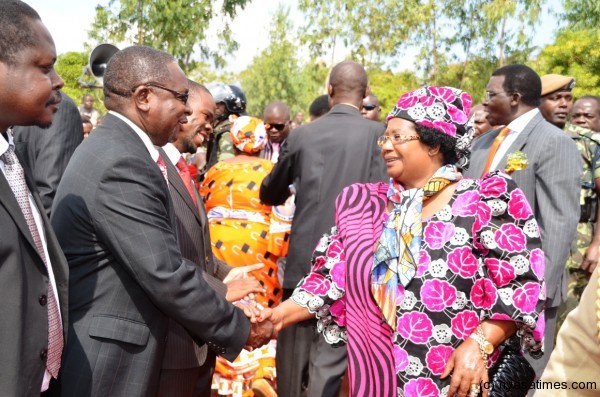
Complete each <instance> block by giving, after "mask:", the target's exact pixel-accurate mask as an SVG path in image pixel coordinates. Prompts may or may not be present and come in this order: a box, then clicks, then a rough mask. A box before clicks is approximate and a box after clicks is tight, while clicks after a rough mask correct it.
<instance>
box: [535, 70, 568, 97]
mask: <svg viewBox="0 0 600 397" xmlns="http://www.w3.org/2000/svg"><path fill="white" fill-rule="evenodd" d="M541 78H542V96H544V95H548V94H551V93H553V92H556V91H571V90H572V89H573V87H575V79H574V78H573V77H571V76H561V75H560V74H547V75H545V76H542V77H541Z"/></svg>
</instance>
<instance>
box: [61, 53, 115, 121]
mask: <svg viewBox="0 0 600 397" xmlns="http://www.w3.org/2000/svg"><path fill="white" fill-rule="evenodd" d="M88 58H89V54H88V53H85V52H67V53H64V54H60V55H59V56H58V58H57V60H56V65H55V68H56V72H57V73H58V74H59V75H60V77H62V79H63V81H64V82H65V85H64V87H63V89H62V90H63V92H64V93H65V94H67V95H68V96H70V97H71V99H73V101H74V102H75V103H76V104H80V103H81V99H82V98H83V95H84V94H91V95H93V96H94V98H96V101H95V105H94V107H95V108H96V110H98V111H99V112H100V113H102V114H104V113H106V109H105V108H104V104H103V103H102V101H103V99H104V95H103V94H102V90H99V89H90V88H82V87H80V86H79V78H80V76H81V73H82V70H83V68H84V67H85V65H87V63H88Z"/></svg>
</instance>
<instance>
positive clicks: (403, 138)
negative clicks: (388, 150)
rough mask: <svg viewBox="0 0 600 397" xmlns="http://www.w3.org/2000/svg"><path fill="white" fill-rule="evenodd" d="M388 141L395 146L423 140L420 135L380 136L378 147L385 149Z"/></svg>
mask: <svg viewBox="0 0 600 397" xmlns="http://www.w3.org/2000/svg"><path fill="white" fill-rule="evenodd" d="M388 139H389V140H390V141H391V142H392V144H393V145H401V144H403V143H406V142H408V141H414V140H419V139H421V137H420V136H418V135H400V134H394V135H392V136H388V135H383V136H380V137H379V138H377V146H379V147H383V145H385V143H386V142H387V140H388Z"/></svg>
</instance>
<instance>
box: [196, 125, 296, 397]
mask: <svg viewBox="0 0 600 397" xmlns="http://www.w3.org/2000/svg"><path fill="white" fill-rule="evenodd" d="M231 138H232V141H233V145H234V152H235V157H233V158H231V159H227V160H224V161H221V162H219V163H217V164H215V165H214V166H213V167H212V168H211V169H209V170H208V172H207V173H206V175H205V179H204V181H203V182H202V185H201V186H200V193H201V194H202V196H203V197H204V200H205V204H206V210H207V215H208V219H209V227H210V235H211V241H212V249H213V253H214V255H215V256H216V257H218V258H219V259H221V260H223V261H225V262H226V263H227V264H229V265H231V266H236V267H237V266H246V265H252V264H255V263H262V264H264V267H263V268H262V269H261V270H259V271H255V272H253V273H252V275H253V276H254V277H255V278H256V279H257V280H259V281H260V282H261V284H263V285H264V287H265V289H266V291H267V292H266V294H265V295H264V296H257V297H256V301H257V302H258V303H259V304H260V305H262V306H263V307H274V306H276V305H277V304H279V301H280V300H281V295H282V290H281V285H280V282H279V278H278V268H277V259H278V258H279V257H281V256H285V255H287V246H288V240H289V231H290V226H291V218H292V214H293V204H291V203H290V204H288V205H286V206H281V207H271V206H269V205H265V204H263V203H261V202H260V199H259V197H258V195H259V188H260V185H261V183H262V180H263V179H264V177H265V176H266V175H268V174H269V172H270V171H271V169H272V168H273V163H272V162H271V161H269V160H265V159H261V158H259V157H258V155H259V153H260V151H261V149H262V148H263V147H264V146H265V144H266V142H267V135H266V130H265V126H264V124H263V123H262V121H261V120H260V119H257V118H253V117H249V116H242V117H239V118H237V119H235V120H234V122H233V124H232V128H231ZM265 380H268V383H267V382H265ZM274 381H275V341H274V340H273V341H271V342H270V343H269V344H267V345H265V346H263V347H262V348H261V349H257V350H254V351H252V352H249V351H242V353H241V354H240V356H238V358H237V359H236V360H235V361H234V362H228V361H227V360H225V359H223V358H221V357H219V358H218V360H217V366H216V368H215V376H214V378H213V387H215V386H216V387H217V388H218V390H219V394H220V395H231V396H234V397H239V396H243V397H247V396H253V395H254V392H253V391H252V389H253V388H254V389H260V390H261V393H263V395H267V396H268V395H273V396H275V395H276V394H275V393H274V391H273V390H272V387H271V384H273V385H274V384H275V383H274ZM265 388H266V389H267V390H268V391H267V392H266V394H265V392H264V389H265ZM269 389H270V390H269ZM270 392H272V393H271V394H270Z"/></svg>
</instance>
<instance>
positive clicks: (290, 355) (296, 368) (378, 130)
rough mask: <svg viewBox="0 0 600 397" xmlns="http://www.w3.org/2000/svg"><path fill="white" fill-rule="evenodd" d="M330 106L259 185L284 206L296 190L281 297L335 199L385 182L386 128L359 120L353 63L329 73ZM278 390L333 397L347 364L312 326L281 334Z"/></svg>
mask: <svg viewBox="0 0 600 397" xmlns="http://www.w3.org/2000/svg"><path fill="white" fill-rule="evenodd" d="M328 92H329V96H330V98H331V102H332V105H333V107H332V109H331V110H330V111H329V113H327V114H326V115H324V116H323V117H320V118H319V119H318V120H316V121H314V122H311V123H309V124H306V125H302V126H300V127H298V128H296V129H294V130H292V132H291V133H290V135H289V137H288V139H287V141H286V144H285V145H284V146H283V148H282V151H281V154H280V156H279V161H278V163H277V164H276V165H275V168H273V170H272V171H271V174H270V175H268V176H267V177H266V178H265V179H264V181H263V183H262V186H261V188H260V199H261V200H262V201H263V202H264V203H266V204H269V205H277V204H283V203H284V202H285V200H286V199H287V197H288V196H289V186H290V185H292V184H294V186H295V189H296V212H295V214H294V222H293V223H292V233H291V240H290V249H289V254H288V259H287V264H286V268H285V273H284V280H283V288H284V293H283V297H284V299H286V298H288V297H289V296H290V295H291V293H292V291H293V289H294V288H295V287H296V284H298V281H300V279H301V278H302V277H304V276H305V275H306V274H307V273H308V271H309V270H310V258H311V254H312V252H313V250H314V248H315V246H316V245H317V242H318V241H319V239H320V238H321V236H322V235H323V233H326V232H328V231H329V230H330V229H331V227H332V226H333V225H334V224H335V222H334V210H335V208H334V201H335V198H336V197H337V195H338V194H339V193H340V192H341V191H342V189H343V188H344V187H346V186H348V185H350V184H352V183H357V182H375V181H382V180H384V179H386V171H385V167H384V164H383V160H382V158H381V154H380V152H381V151H380V150H379V148H378V147H377V137H379V136H381V135H382V134H383V132H384V130H385V126H384V125H383V124H381V123H376V122H374V121H371V120H366V119H364V118H363V117H362V116H361V113H360V108H361V107H362V101H363V98H365V97H367V95H369V89H368V80H367V74H366V73H365V70H364V68H363V67H362V66H361V65H359V64H357V63H355V62H351V61H344V62H342V63H340V64H338V65H336V66H335V67H334V68H333V70H332V71H331V75H330V76H329V86H328ZM276 361H277V392H278V393H279V395H281V396H286V397H299V396H301V395H302V389H303V383H306V378H307V377H308V389H307V391H306V393H307V395H308V396H337V395H338V393H339V388H340V383H341V380H342V376H343V374H344V371H345V369H346V366H347V361H346V350H345V349H344V348H332V347H330V346H329V345H327V343H326V342H325V340H324V339H323V337H322V336H320V335H319V334H318V333H317V332H316V331H315V330H314V328H313V322H309V323H304V324H302V323H301V324H298V325H296V326H292V327H289V328H287V329H285V330H283V331H282V332H280V334H279V337H278V339H277V360H276Z"/></svg>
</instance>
